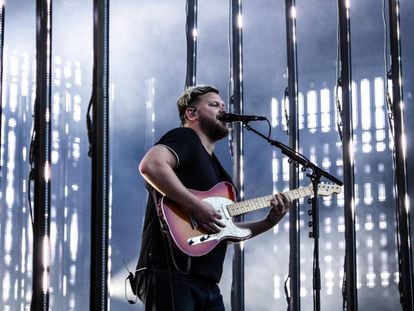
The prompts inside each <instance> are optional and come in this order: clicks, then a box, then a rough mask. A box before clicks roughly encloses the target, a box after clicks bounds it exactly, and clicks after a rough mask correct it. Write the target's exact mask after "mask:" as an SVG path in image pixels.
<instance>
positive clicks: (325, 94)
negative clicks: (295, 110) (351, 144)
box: [320, 88, 331, 133]
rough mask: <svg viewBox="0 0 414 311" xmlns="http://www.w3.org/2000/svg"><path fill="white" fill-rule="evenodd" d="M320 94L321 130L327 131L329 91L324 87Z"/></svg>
mask: <svg viewBox="0 0 414 311" xmlns="http://www.w3.org/2000/svg"><path fill="white" fill-rule="evenodd" d="M320 94H321V95H320V96H321V130H322V132H324V133H327V132H329V131H330V130H331V103H330V96H331V94H330V91H329V89H328V88H324V89H322V90H321V92H320Z"/></svg>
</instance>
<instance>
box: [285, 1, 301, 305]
mask: <svg viewBox="0 0 414 311" xmlns="http://www.w3.org/2000/svg"><path fill="white" fill-rule="evenodd" d="M285 15H286V48H287V51H286V57H287V72H288V87H287V97H288V99H289V124H288V127H289V128H288V132H289V146H290V148H292V149H293V150H298V148H299V132H298V127H299V122H298V69H297V63H298V60H297V42H296V3H295V0H286V1H285ZM298 185H299V172H298V168H297V167H295V166H293V165H291V166H289V188H290V189H296V188H298ZM299 228H300V227H299V206H298V203H297V202H294V203H292V207H291V209H290V211H289V245H290V251H289V279H290V282H289V288H290V297H289V310H295V311H296V310H300V229H299Z"/></svg>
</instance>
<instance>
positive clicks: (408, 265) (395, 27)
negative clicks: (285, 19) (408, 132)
mask: <svg viewBox="0 0 414 311" xmlns="http://www.w3.org/2000/svg"><path fill="white" fill-rule="evenodd" d="M388 6H389V16H390V17H389V18H390V52H391V71H390V74H391V79H392V114H393V117H394V129H393V130H394V131H393V132H394V144H395V148H394V149H395V150H394V152H395V157H394V160H395V182H396V192H397V193H396V195H397V207H396V208H397V218H398V219H397V225H398V233H397V237H398V244H399V245H398V246H399V250H398V257H399V258H398V260H399V269H400V271H399V272H400V278H399V282H400V284H399V288H400V298H401V299H400V301H401V304H402V308H403V310H404V311H408V310H413V308H414V284H413V283H414V280H413V278H412V275H413V262H412V249H411V247H412V246H411V237H410V234H411V228H410V209H409V198H408V193H407V166H406V136H405V126H404V100H403V87H402V83H403V81H402V68H401V33H400V5H399V1H398V0H389V2H388Z"/></svg>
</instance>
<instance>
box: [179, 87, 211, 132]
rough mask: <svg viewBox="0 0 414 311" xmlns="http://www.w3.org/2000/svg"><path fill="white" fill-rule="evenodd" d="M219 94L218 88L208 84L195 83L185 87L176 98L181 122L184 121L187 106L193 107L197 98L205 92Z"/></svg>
mask: <svg viewBox="0 0 414 311" xmlns="http://www.w3.org/2000/svg"><path fill="white" fill-rule="evenodd" d="M210 92H213V93H216V94H219V91H218V89H216V88H215V87H214V86H210V85H196V86H191V87H189V88H187V89H186V90H185V91H184V92H183V93H182V94H181V96H180V97H179V98H178V99H177V108H178V113H179V115H180V120H181V124H184V123H185V111H186V110H187V108H195V107H196V104H197V102H198V98H199V97H200V96H201V95H204V94H206V93H210Z"/></svg>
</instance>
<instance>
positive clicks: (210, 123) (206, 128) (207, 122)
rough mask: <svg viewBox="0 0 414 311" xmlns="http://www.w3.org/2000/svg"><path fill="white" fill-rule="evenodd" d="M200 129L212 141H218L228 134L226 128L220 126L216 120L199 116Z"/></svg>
mask: <svg viewBox="0 0 414 311" xmlns="http://www.w3.org/2000/svg"><path fill="white" fill-rule="evenodd" d="M199 123H200V128H201V129H202V130H203V132H204V133H205V134H206V135H207V137H208V138H210V139H211V140H212V141H218V140H220V139H222V138H224V137H226V136H227V135H228V134H229V129H228V128H227V126H225V125H223V124H221V123H220V122H219V121H217V120H216V119H211V118H207V117H205V116H203V115H200V116H199Z"/></svg>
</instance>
